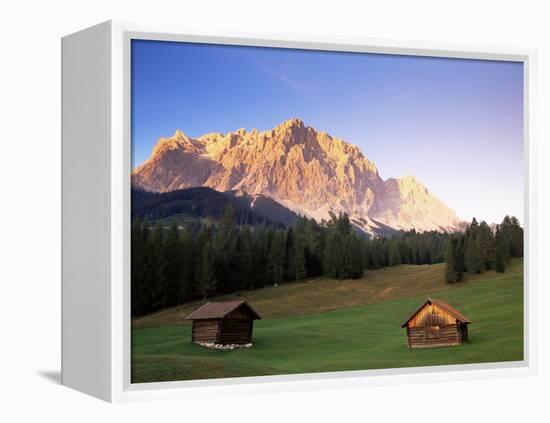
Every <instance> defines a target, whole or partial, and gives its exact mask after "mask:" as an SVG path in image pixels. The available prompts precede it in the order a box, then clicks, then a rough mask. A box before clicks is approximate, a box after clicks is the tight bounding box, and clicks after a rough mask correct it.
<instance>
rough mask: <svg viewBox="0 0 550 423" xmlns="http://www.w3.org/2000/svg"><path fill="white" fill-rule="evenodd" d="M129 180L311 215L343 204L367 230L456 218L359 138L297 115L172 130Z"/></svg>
mask: <svg viewBox="0 0 550 423" xmlns="http://www.w3.org/2000/svg"><path fill="white" fill-rule="evenodd" d="M132 182H133V184H134V186H137V187H141V188H143V189H146V190H149V191H159V192H163V191H172V190H176V189H185V188H191V187H198V186H205V187H210V188H213V189H215V190H217V191H222V192H223V191H238V192H244V193H247V194H249V195H252V196H254V195H263V196H266V197H269V198H271V199H273V200H275V201H277V202H278V203H280V204H281V205H283V206H285V207H286V208H288V209H290V210H292V211H294V212H296V213H299V214H302V215H306V216H308V217H311V218H315V219H317V220H321V219H328V218H329V216H330V212H334V213H340V212H345V213H348V214H349V215H350V217H351V218H352V220H353V219H355V221H356V222H362V223H361V224H359V223H357V224H358V225H360V226H361V225H362V226H363V229H365V230H366V231H370V230H371V229H372V228H373V227H374V226H376V225H377V224H383V225H386V226H390V227H392V228H395V229H412V228H416V229H418V230H431V229H435V230H454V228H455V227H457V225H458V224H459V222H460V220H459V219H458V218H457V217H456V214H455V213H454V212H453V211H452V210H450V209H449V208H448V207H447V206H445V205H444V204H443V203H442V202H441V201H440V200H439V199H437V198H436V197H434V196H433V195H431V194H430V193H429V191H428V190H427V189H426V187H424V186H423V185H422V184H420V182H419V181H417V179H416V178H415V177H414V176H412V175H408V176H405V177H403V178H396V179H395V178H390V179H388V180H386V181H384V180H382V179H381V178H380V176H379V174H378V170H377V168H376V166H375V165H374V163H372V162H371V161H370V160H368V159H367V158H366V157H365V156H364V155H363V153H362V152H361V150H360V149H359V148H358V147H357V146H355V145H353V144H349V143H347V142H346V141H344V140H342V139H339V138H336V137H332V136H331V135H329V134H327V133H326V132H322V131H320V132H318V131H316V130H315V129H314V128H312V127H308V126H306V125H305V124H304V122H303V121H302V120H301V119H298V118H292V119H289V120H287V121H285V122H283V123H281V124H280V125H278V126H277V127H275V128H274V129H272V130H270V131H263V132H258V131H256V130H253V131H251V132H247V131H246V130H245V129H244V128H241V129H238V130H236V131H234V132H229V133H227V134H220V133H210V134H206V135H203V136H201V137H198V138H190V137H188V136H187V135H185V134H184V133H183V132H182V131H181V130H177V131H176V132H175V134H174V135H173V136H172V137H169V138H161V139H159V141H158V142H157V144H156V146H155V147H154V149H153V152H152V155H151V157H150V158H149V159H148V160H147V161H146V162H145V163H143V164H142V165H141V166H139V167H138V168H136V169H135V170H134V172H133V173H132ZM376 222H379V223H376Z"/></svg>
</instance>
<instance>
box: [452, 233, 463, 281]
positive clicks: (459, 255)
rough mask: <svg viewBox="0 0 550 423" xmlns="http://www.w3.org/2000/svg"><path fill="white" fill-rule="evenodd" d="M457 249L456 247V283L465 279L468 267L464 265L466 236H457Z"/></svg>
mask: <svg viewBox="0 0 550 423" xmlns="http://www.w3.org/2000/svg"><path fill="white" fill-rule="evenodd" d="M455 237H456V247H455V259H454V262H455V270H456V281H457V282H461V281H462V280H463V279H464V271H465V270H466V265H465V263H464V235H462V234H460V233H459V234H456V235H455Z"/></svg>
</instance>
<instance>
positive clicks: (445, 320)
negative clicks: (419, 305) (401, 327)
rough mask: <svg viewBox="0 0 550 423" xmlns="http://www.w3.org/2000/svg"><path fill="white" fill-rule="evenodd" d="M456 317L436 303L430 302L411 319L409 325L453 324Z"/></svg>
mask: <svg viewBox="0 0 550 423" xmlns="http://www.w3.org/2000/svg"><path fill="white" fill-rule="evenodd" d="M455 322H456V319H455V318H454V317H453V316H452V315H450V314H449V313H448V312H446V311H445V310H443V309H442V308H440V307H438V306H436V305H435V304H428V305H426V306H425V307H424V308H423V309H422V310H420V311H419V312H418V313H417V314H416V316H414V317H413V318H412V319H411V320H410V321H409V327H411V328H414V327H423V326H425V325H438V326H444V325H451V324H455Z"/></svg>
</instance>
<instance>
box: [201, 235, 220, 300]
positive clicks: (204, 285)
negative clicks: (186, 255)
mask: <svg viewBox="0 0 550 423" xmlns="http://www.w3.org/2000/svg"><path fill="white" fill-rule="evenodd" d="M199 263H200V269H199V272H198V273H199V277H198V287H199V291H200V294H201V296H202V299H203V300H206V298H208V296H209V295H210V293H212V292H214V291H215V288H216V283H217V279H216V256H215V253H214V247H213V245H212V242H211V241H207V242H206V244H205V245H204V249H203V251H202V254H201V260H200V262H199Z"/></svg>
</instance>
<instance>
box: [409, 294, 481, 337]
mask: <svg viewBox="0 0 550 423" xmlns="http://www.w3.org/2000/svg"><path fill="white" fill-rule="evenodd" d="M470 323H471V322H470V320H469V319H468V318H467V317H466V316H464V315H463V314H461V313H460V312H459V311H457V310H456V309H455V308H454V307H453V306H452V305H450V304H448V303H446V302H445V301H441V300H433V299H431V298H428V300H427V301H426V302H425V303H424V304H422V306H420V308H419V309H418V310H416V311H415V312H414V313H413V314H412V315H411V316H410V317H409V318H408V319H407V320H406V321H405V323H403V324H402V325H401V327H402V328H407V346H408V347H409V348H432V347H445V346H450V345H460V344H462V342H464V341H466V340H467V339H468V325H469V324H470Z"/></svg>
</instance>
